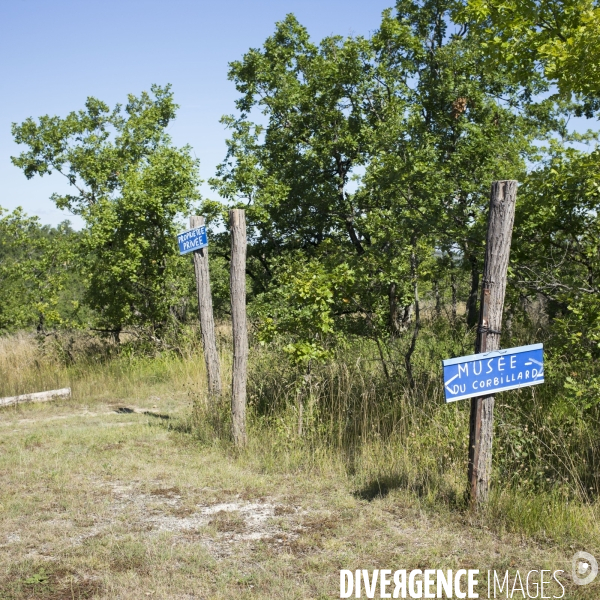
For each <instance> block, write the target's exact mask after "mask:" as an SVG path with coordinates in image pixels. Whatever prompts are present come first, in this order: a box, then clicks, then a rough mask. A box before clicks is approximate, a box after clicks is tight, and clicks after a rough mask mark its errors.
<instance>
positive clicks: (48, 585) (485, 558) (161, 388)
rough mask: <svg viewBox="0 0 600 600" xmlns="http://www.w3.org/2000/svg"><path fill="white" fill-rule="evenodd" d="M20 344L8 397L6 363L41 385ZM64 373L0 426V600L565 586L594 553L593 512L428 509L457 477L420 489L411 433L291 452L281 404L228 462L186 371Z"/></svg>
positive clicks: (423, 464)
mask: <svg viewBox="0 0 600 600" xmlns="http://www.w3.org/2000/svg"><path fill="white" fill-rule="evenodd" d="M3 343H4V342H3ZM30 344H31V340H30V339H29V338H20V339H19V340H18V343H15V344H14V345H13V346H12V347H11V348H10V349H9V352H8V356H4V357H3V356H2V354H1V353H0V361H2V362H1V363H0V364H1V365H2V369H3V371H2V373H3V374H7V376H8V377H9V378H10V383H9V384H5V383H3V385H6V386H7V387H6V388H4V389H5V390H6V391H5V393H18V392H21V391H24V392H25V391H38V390H31V389H22V390H21V389H17V388H15V387H14V386H15V385H17V384H16V382H17V381H18V377H17V375H16V374H15V373H9V372H8V371H5V370H4V369H6V368H8V365H10V368H11V369H12V370H13V371H18V370H19V369H20V373H21V376H22V378H21V382H22V383H23V382H28V385H31V384H32V382H33V381H39V382H41V381H45V382H51V381H52V379H51V377H52V370H51V368H50V367H49V366H48V367H46V366H44V365H43V364H42V365H41V366H36V363H35V361H36V352H34V351H30V349H31V346H30ZM34 347H35V346H34ZM11 353H12V354H11ZM19 353H20V354H19ZM25 360H27V361H29V362H27V363H26V365H27V366H23V365H24V364H25V363H24V362H23V361H25ZM37 360H39V355H38V359H37ZM11 361H12V362H11ZM50 363H51V361H50V358H48V365H49V364H50ZM32 365H33V366H32ZM224 365H225V371H227V368H228V367H227V359H224ZM46 369H48V370H46ZM60 369H64V370H63V371H61V370H60ZM77 369H78V367H77V365H75V366H69V367H60V366H58V367H57V371H56V373H55V375H57V376H62V374H66V376H68V377H70V378H71V379H70V380H69V381H66V382H65V381H63V380H61V381H60V382H57V383H58V386H63V385H65V384H69V383H71V384H72V386H73V388H74V390H75V396H74V398H73V399H72V400H69V401H62V400H61V401H57V402H54V403H49V404H41V405H22V406H18V407H16V408H15V407H13V408H8V409H4V410H2V411H1V412H0V599H2V600H8V599H10V600H25V599H30V598H36V599H37V598H40V599H53V600H63V599H64V600H67V599H73V598H105V599H114V598H122V599H126V600H128V599H134V598H135V599H137V598H164V599H182V600H183V599H192V598H194V599H201V598H211V599H230V598H237V597H244V598H251V599H253V598H256V599H269V598H273V599H275V598H277V599H280V598H283V599H287V598H289V599H292V598H298V599H300V598H302V599H307V598H315V599H321V598H335V597H339V570H340V569H342V568H345V569H351V570H355V569H359V568H360V569H373V568H390V569H396V568H405V569H413V568H425V567H427V568H432V569H435V568H443V569H457V568H478V569H480V570H481V571H485V570H487V569H498V570H506V569H511V570H513V571H514V570H515V569H520V570H521V573H523V572H525V571H528V570H530V569H542V568H547V569H553V570H554V569H564V570H565V571H567V572H568V571H570V556H572V554H573V552H574V551H575V550H586V551H588V552H592V553H593V554H594V553H595V554H596V556H600V543H599V536H598V531H597V527H595V522H596V513H595V508H594V507H588V508H586V507H582V506H579V505H577V506H575V505H574V506H569V505H566V504H565V502H564V501H561V499H560V498H556V499H555V506H554V507H552V506H548V505H547V504H548V497H547V496H543V497H536V496H534V495H532V494H522V495H521V496H519V495H518V494H516V493H511V494H507V495H506V496H502V495H497V496H496V497H495V498H494V501H493V502H492V504H491V507H490V512H489V513H488V514H482V515H479V516H473V515H470V514H469V513H468V512H466V511H464V510H463V509H462V508H461V506H460V505H459V504H460V503H458V502H454V503H453V502H452V500H451V498H449V497H446V498H443V497H442V498H441V497H440V494H442V496H443V494H450V493H451V490H453V489H454V490H455V489H459V488H460V481H459V480H460V478H461V477H462V476H463V473H462V471H461V466H462V465H458V466H456V465H454V466H453V463H448V465H447V468H446V469H444V470H443V471H442V472H443V473H444V478H445V479H444V481H439V480H436V481H435V482H433V483H435V485H432V481H429V482H428V481H427V479H426V478H425V479H424V478H423V473H425V474H427V473H430V474H431V473H435V472H438V473H439V472H440V470H439V469H437V471H436V470H435V469H434V466H435V465H434V464H433V463H435V461H436V460H437V459H436V456H437V455H436V454H435V453H432V452H430V451H426V448H425V446H424V445H423V443H421V442H419V438H418V436H414V437H411V438H410V440H411V441H410V442H409V443H406V440H404V439H403V438H402V439H400V438H398V439H397V440H394V439H391V438H390V439H386V440H384V439H379V440H378V438H377V436H374V437H373V436H371V437H370V438H368V439H367V438H365V440H364V443H363V444H362V446H360V448H357V447H354V448H353V450H352V452H353V455H352V456H349V455H348V454H347V453H344V452H343V451H342V450H341V449H338V450H335V451H328V450H327V449H326V448H324V447H323V446H322V445H319V444H318V443H317V442H318V439H317V438H314V439H313V438H308V439H304V440H299V439H297V438H296V437H295V434H294V430H293V429H294V428H293V424H294V423H295V414H294V412H293V407H291V408H289V410H288V412H286V411H283V412H281V413H279V416H278V419H279V420H278V421H277V422H276V420H274V419H263V418H261V417H260V416H258V415H257V414H255V413H251V421H250V425H251V431H250V445H249V447H248V449H247V450H246V451H245V452H242V453H236V452H234V451H233V450H232V448H231V446H230V445H229V443H228V442H227V439H226V437H227V435H226V432H227V429H228V422H227V416H226V412H227V411H226V403H225V404H224V405H220V406H217V407H208V409H207V408H206V404H205V398H204V395H203V389H204V385H205V382H204V371H203V366H202V361H201V360H200V358H199V357H198V356H191V357H189V358H187V359H183V360H182V359H175V358H170V357H162V358H161V357H158V358H157V359H155V360H153V361H145V360H141V359H134V358H132V359H130V360H127V361H125V360H121V361H113V362H110V361H109V362H106V363H99V364H97V365H91V366H90V365H87V366H86V368H85V369H84V368H81V369H80V370H79V371H78V370H77ZM36 370H37V371H39V373H40V379H38V380H35V379H34V375H32V373H35V372H36ZM26 373H29V374H28V375H26ZM44 377H47V378H46V379H44ZM225 377H227V375H225ZM4 381H6V380H4ZM11 386H12V387H11ZM7 388H10V389H7ZM193 403H195V404H196V406H197V411H196V419H198V418H202V419H203V423H202V424H200V423H198V422H196V426H197V427H195V428H192V427H190V419H189V415H190V412H191V410H190V409H191V405H192V404H193ZM202 407H204V408H202ZM315 410H316V409H315ZM308 412H309V413H310V411H308ZM461 418H462V417H461V416H460V415H458V416H457V419H458V421H457V422H459V423H460V422H461ZM200 425H202V426H201V427H200ZM196 431H198V432H199V433H194V432H196ZM448 435H451V433H450V434H448ZM438 439H439V436H438ZM413 452H414V453H421V456H416V455H415V456H413V455H412V453H413ZM428 452H429V453H428ZM431 477H433V475H431ZM544 503H545V504H544ZM519 511H525V512H526V511H529V512H528V514H529V515H532V514H533V517H532V516H529V517H528V519H526V520H525V522H526V523H529V524H530V526H531V530H528V529H527V528H526V527H519V526H517V524H518V523H520V522H521V520H520V519H519V515H518V513H519ZM544 511H546V512H544ZM586 511H587V512H586ZM511 514H512V517H511ZM559 514H562V517H561V521H560V523H554V524H553V525H552V527H553V528H550V521H551V520H552V519H554V520H555V521H556V520H557V517H556V515H559ZM548 515H550V516H548ZM553 515H554V516H553ZM536 519H537V520H539V522H540V523H542V525H541V526H538V527H537V528H535V527H533V525H531V524H532V523H535V521H536ZM546 522H547V523H549V525H548V527H547V529H548V532H547V534H546V533H544V527H545V526H544V525H543V523H546ZM561 532H562V533H561ZM482 591H483V590H482ZM599 591H600V589H599V587H598V585H596V584H592V585H591V586H587V587H586V588H576V587H575V586H567V594H566V596H565V597H566V598H590V599H592V598H597V597H598V596H599ZM555 593H557V594H559V593H560V590H558V591H555ZM484 595H485V594H482V597H483V596H484ZM515 597H520V596H515Z"/></svg>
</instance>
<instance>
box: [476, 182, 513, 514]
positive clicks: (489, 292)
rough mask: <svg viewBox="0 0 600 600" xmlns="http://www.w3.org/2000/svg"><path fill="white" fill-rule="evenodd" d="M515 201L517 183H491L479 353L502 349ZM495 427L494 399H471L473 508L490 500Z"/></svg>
mask: <svg viewBox="0 0 600 600" xmlns="http://www.w3.org/2000/svg"><path fill="white" fill-rule="evenodd" d="M516 198H517V182H516V181H512V180H509V181H494V183H492V191H491V197H490V213H489V217H488V229H487V242H486V248H485V263H484V266H483V282H482V286H481V304H480V309H479V327H478V329H477V340H476V342H475V352H476V353H481V352H490V351H493V350H498V349H499V348H500V328H501V326H502V310H503V307H504V293H505V291H506V273H507V269H508V259H509V255H510V243H511V237H512V230H513V223H514V219H515V203H516ZM493 428H494V396H479V397H477V398H472V399H471V422H470V433H469V495H470V502H471V506H472V507H473V508H477V507H478V506H479V505H481V504H483V503H485V502H486V501H487V498H488V492H489V485H490V474H491V469H492V437H493Z"/></svg>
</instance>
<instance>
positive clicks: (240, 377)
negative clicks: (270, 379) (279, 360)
mask: <svg viewBox="0 0 600 600" xmlns="http://www.w3.org/2000/svg"><path fill="white" fill-rule="evenodd" d="M229 225H230V230H231V274H230V278H229V283H230V287H231V322H232V327H233V377H232V384H231V415H232V433H233V441H234V442H235V445H236V446H238V447H241V446H244V445H245V444H246V375H247V373H246V371H247V368H248V329H247V325H246V245H247V242H246V213H245V211H244V210H243V209H233V210H230V211H229Z"/></svg>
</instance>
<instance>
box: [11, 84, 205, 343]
mask: <svg viewBox="0 0 600 600" xmlns="http://www.w3.org/2000/svg"><path fill="white" fill-rule="evenodd" d="M152 94H153V95H152V96H151V95H150V94H148V93H146V92H144V93H142V94H141V95H140V96H139V97H135V96H132V95H130V96H129V100H128V103H127V105H126V106H125V108H124V110H122V107H121V106H120V105H117V106H116V107H115V108H114V109H112V110H111V109H110V108H109V107H108V106H107V105H106V104H105V103H103V102H101V101H99V100H97V99H95V98H88V100H87V101H86V105H85V109H84V110H81V111H79V112H72V113H70V114H69V115H67V117H65V118H60V117H50V116H43V117H41V118H40V119H39V121H38V122H37V123H36V122H35V121H34V120H33V119H31V118H29V119H27V120H26V121H24V122H23V123H22V124H20V125H17V124H13V127H12V132H13V135H14V138H15V141H16V142H17V143H20V144H24V145H25V146H27V148H28V149H27V150H26V151H24V152H22V153H21V154H20V155H19V156H17V157H14V158H13V163H14V164H15V165H16V166H17V167H19V168H20V169H22V170H23V172H24V174H25V176H26V177H28V178H31V177H34V176H35V175H40V176H43V175H46V174H51V173H53V172H56V173H59V174H61V175H63V176H64V177H66V178H67V179H68V181H69V184H70V186H71V187H72V188H74V192H73V193H69V194H64V195H58V194H54V195H53V200H54V202H55V203H56V205H57V206H58V207H59V208H67V209H69V210H70V211H72V212H73V213H75V214H79V215H81V216H82V217H83V219H84V221H85V223H86V228H85V230H84V231H83V233H82V239H81V245H80V250H81V257H82V265H83V268H84V272H85V277H86V297H85V299H86V302H87V304H88V306H90V307H91V308H92V309H93V310H94V311H95V314H96V315H97V318H98V325H99V327H101V328H104V329H107V330H109V331H112V332H114V333H115V334H116V335H117V336H118V334H119V332H120V331H121V330H122V328H123V327H126V326H128V325H133V326H141V325H143V326H149V327H150V328H151V330H152V332H154V334H159V335H160V332H161V330H163V329H164V327H165V325H166V323H167V321H168V319H169V315H170V313H171V311H172V310H174V306H175V305H176V304H177V303H178V302H181V297H182V295H183V291H184V289H185V288H186V283H185V280H184V278H183V277H182V268H183V267H182V264H183V263H182V261H181V260H180V259H179V257H178V256H177V253H176V246H175V241H174V240H175V234H176V223H177V217H178V216H180V215H182V214H184V213H187V212H189V211H190V209H191V207H192V205H193V202H194V201H195V200H197V199H198V198H199V195H198V191H197V185H198V183H199V179H198V172H197V170H198V162H197V160H196V159H194V158H193V157H192V155H191V149H190V148H189V147H184V148H179V149H178V148H175V147H173V146H172V144H171V141H170V138H169V136H168V134H167V133H166V129H167V127H168V125H169V123H170V122H171V121H172V119H173V118H174V117H175V112H176V109H177V105H176V104H175V103H174V101H173V95H172V92H171V91H170V89H169V86H167V87H165V88H161V87H158V86H153V87H152ZM185 291H187V289H186V290H185Z"/></svg>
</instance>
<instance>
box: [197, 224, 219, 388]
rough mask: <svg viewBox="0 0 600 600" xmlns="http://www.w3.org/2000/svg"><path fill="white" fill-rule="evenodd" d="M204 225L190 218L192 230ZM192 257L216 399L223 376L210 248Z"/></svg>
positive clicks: (209, 376) (209, 375) (208, 373)
mask: <svg viewBox="0 0 600 600" xmlns="http://www.w3.org/2000/svg"><path fill="white" fill-rule="evenodd" d="M203 225H204V217H197V216H192V217H190V228H192V229H193V228H195V227H202V226H203ZM192 255H193V257H194V271H195V272H196V291H197V292H198V312H199V313H200V328H201V330H202V348H203V349H204V361H205V363H206V376H207V379H208V394H209V396H211V397H213V398H214V397H216V396H220V395H221V374H220V368H219V353H218V352H217V341H216V337H215V321H214V317H213V305H212V295H211V293H210V275H209V270H208V247H206V248H200V250H196V251H195V252H193V253H192Z"/></svg>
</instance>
